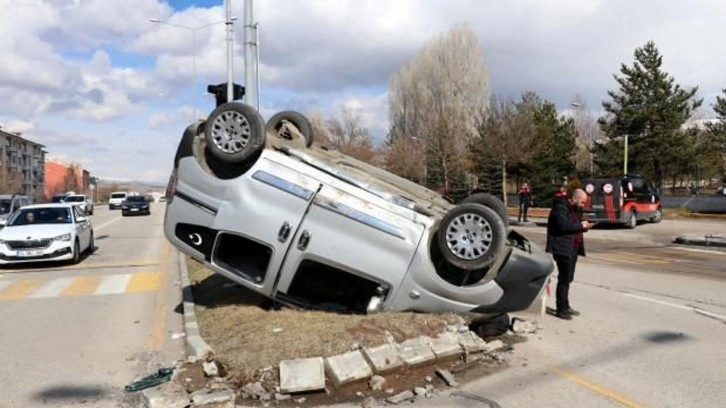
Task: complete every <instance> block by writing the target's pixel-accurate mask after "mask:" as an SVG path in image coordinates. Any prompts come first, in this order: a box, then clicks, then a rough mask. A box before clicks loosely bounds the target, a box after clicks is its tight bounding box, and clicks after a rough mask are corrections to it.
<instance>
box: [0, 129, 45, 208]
mask: <svg viewBox="0 0 726 408" xmlns="http://www.w3.org/2000/svg"><path fill="white" fill-rule="evenodd" d="M44 148H45V146H43V145H42V144H39V143H35V142H32V141H30V140H28V139H26V138H24V137H22V134H21V133H20V132H13V131H10V130H7V129H3V128H2V127H0V166H2V167H0V170H2V173H3V176H4V177H8V176H12V175H19V176H20V179H21V186H20V191H2V192H0V194H13V193H20V194H24V195H27V196H30V197H40V196H42V195H43V193H44V192H45V154H46V151H45V149H44Z"/></svg>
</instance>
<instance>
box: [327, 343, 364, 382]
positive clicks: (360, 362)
mask: <svg viewBox="0 0 726 408" xmlns="http://www.w3.org/2000/svg"><path fill="white" fill-rule="evenodd" d="M325 371H326V372H327V374H328V376H329V377H330V379H331V381H332V382H333V385H335V386H336V387H339V386H341V385H345V384H349V383H352V382H355V381H360V380H365V379H366V378H368V377H370V376H372V375H373V370H371V367H370V366H369V365H368V363H367V362H366V360H365V358H364V357H363V354H361V352H360V351H358V350H356V351H350V352H348V353H344V354H339V355H337V356H333V357H326V358H325Z"/></svg>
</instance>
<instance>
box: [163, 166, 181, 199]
mask: <svg viewBox="0 0 726 408" xmlns="http://www.w3.org/2000/svg"><path fill="white" fill-rule="evenodd" d="M178 181H179V180H178V178H177V168H176V167H174V170H172V171H171V176H170V177H169V184H167V185H166V203H167V205H169V204H171V200H173V199H174V194H176V185H177V183H178Z"/></svg>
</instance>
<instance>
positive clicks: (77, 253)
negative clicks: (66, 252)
mask: <svg viewBox="0 0 726 408" xmlns="http://www.w3.org/2000/svg"><path fill="white" fill-rule="evenodd" d="M79 262H81V245H80V244H79V243H78V240H76V242H75V243H74V244H73V259H72V260H71V264H72V265H76V264H78V263H79Z"/></svg>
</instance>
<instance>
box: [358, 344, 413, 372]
mask: <svg viewBox="0 0 726 408" xmlns="http://www.w3.org/2000/svg"><path fill="white" fill-rule="evenodd" d="M363 357H365V359H366V361H368V364H370V365H371V367H373V371H375V372H376V373H378V374H385V373H390V372H392V371H395V370H397V369H399V368H401V367H402V366H403V360H401V358H400V357H399V356H398V352H397V351H396V348H395V346H393V345H391V344H384V345H382V346H378V347H373V348H367V347H366V348H364V349H363Z"/></svg>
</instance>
